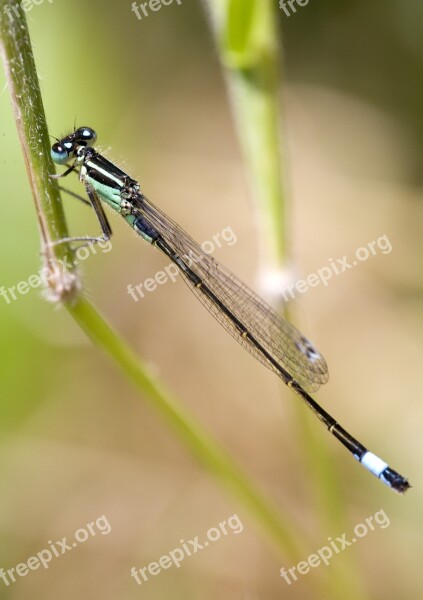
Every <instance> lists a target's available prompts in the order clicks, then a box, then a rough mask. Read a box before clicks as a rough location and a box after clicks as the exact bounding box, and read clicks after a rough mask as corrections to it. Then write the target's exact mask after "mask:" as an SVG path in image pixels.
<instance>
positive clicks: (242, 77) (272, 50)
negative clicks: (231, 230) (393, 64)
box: [207, 0, 363, 599]
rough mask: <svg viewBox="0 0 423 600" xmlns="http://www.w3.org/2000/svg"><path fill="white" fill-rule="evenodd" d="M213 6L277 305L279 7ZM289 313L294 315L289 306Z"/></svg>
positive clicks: (314, 481) (355, 588) (313, 460)
mask: <svg viewBox="0 0 423 600" xmlns="http://www.w3.org/2000/svg"><path fill="white" fill-rule="evenodd" d="M207 4H208V7H209V12H210V15H211V20H212V24H213V30H214V34H215V38H216V44H217V48H218V51H219V56H220V62H221V64H222V67H223V71H224V74H225V79H226V82H227V86H228V91H229V97H230V99H231V104H232V107H233V113H234V117H235V122H236V125H237V132H238V137H239V140H240V144H241V149H242V152H243V155H244V159H245V164H246V168H247V171H248V173H249V177H250V181H251V184H252V191H253V198H254V201H255V208H256V216H257V222H258V230H259V235H260V237H259V244H260V246H261V252H260V254H261V265H260V267H259V277H260V278H261V277H262V276H263V275H266V273H268V274H270V275H272V274H276V279H275V287H274V288H272V283H271V282H270V287H268V288H267V289H266V290H265V291H266V292H267V293H268V294H269V296H270V298H271V299H273V301H274V303H275V304H277V303H278V302H279V300H280V297H279V295H278V292H279V291H280V286H281V283H282V282H283V280H284V272H285V271H284V269H285V268H286V266H287V263H288V262H289V253H290V252H289V244H288V241H287V240H288V234H287V231H288V225H287V218H286V217H287V213H288V209H287V199H286V195H285V194H284V189H285V188H286V185H284V173H283V161H282V160H281V157H282V154H283V153H282V152H281V141H282V140H281V138H280V133H279V132H280V131H281V120H280V118H279V113H280V108H279V106H280V98H279V90H280V88H281V86H282V81H281V79H282V77H281V73H282V64H281V60H280V58H279V56H280V54H281V53H280V44H279V40H278V35H277V24H276V11H277V3H275V2H274V1H273V0H207ZM277 274H279V276H278V275H277ZM262 281H263V280H262ZM264 282H266V279H264ZM265 285H266V283H265ZM278 288H279V289H278ZM290 312H291V311H290ZM284 313H285V317H288V311H287V309H286V308H285V310H284ZM294 401H295V408H294V410H295V413H296V416H297V420H298V423H299V437H300V438H301V440H302V447H303V449H304V455H305V462H306V464H307V467H308V470H309V472H310V476H309V478H308V479H309V481H310V482H311V485H312V488H313V493H314V495H315V498H316V505H317V510H318V513H319V517H320V519H319V520H320V523H321V530H322V532H327V531H328V530H330V531H331V532H334V531H345V530H346V529H347V525H346V523H347V519H346V515H345V509H344V502H343V498H342V497H341V494H340V490H339V485H338V483H337V478H336V476H335V471H334V467H333V464H332V462H331V460H330V458H329V456H328V453H327V451H326V450H325V447H326V442H325V441H324V440H321V439H320V435H319V432H315V429H314V428H315V422H314V421H313V420H314V417H313V416H312V415H310V414H308V409H307V408H306V407H305V406H302V405H301V404H300V403H299V402H298V398H295V400H294ZM345 590H350V592H351V596H348V597H351V598H357V599H358V598H363V592H362V590H361V586H360V583H359V577H358V574H357V570H356V568H355V566H354V565H353V562H352V560H351V558H349V557H345V558H344V560H343V564H342V566H340V567H338V568H332V569H331V578H330V582H329V583H328V588H327V591H328V593H330V595H331V597H333V598H338V597H341V595H342V596H343V597H345V593H346V591H345Z"/></svg>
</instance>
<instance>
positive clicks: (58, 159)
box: [50, 143, 69, 165]
mask: <svg viewBox="0 0 423 600" xmlns="http://www.w3.org/2000/svg"><path fill="white" fill-rule="evenodd" d="M50 154H51V158H52V159H53V160H54V162H55V163H57V164H58V165H63V164H64V163H66V162H67V160H68V159H69V152H68V150H67V149H66V147H65V146H64V145H63V144H60V143H57V144H53V146H52V147H51V151H50Z"/></svg>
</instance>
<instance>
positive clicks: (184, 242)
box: [133, 195, 329, 392]
mask: <svg viewBox="0 0 423 600" xmlns="http://www.w3.org/2000/svg"><path fill="white" fill-rule="evenodd" d="M133 203H134V206H135V207H136V208H137V209H138V210H139V212H140V217H141V218H142V220H143V221H144V222H146V223H147V224H148V226H149V227H151V228H152V229H153V230H155V231H156V232H157V233H159V234H160V235H161V236H162V237H163V239H164V240H165V241H166V242H167V244H168V245H169V246H170V247H171V248H172V249H173V250H174V251H175V252H176V253H177V254H178V255H179V256H180V257H181V258H182V259H183V260H184V262H185V263H186V264H187V265H188V266H189V268H190V269H191V270H192V271H193V272H194V273H195V274H196V275H197V276H198V277H199V278H200V279H201V280H202V281H203V282H204V283H205V284H206V285H207V286H208V288H209V289H210V290H211V291H212V292H213V294H215V296H216V297H217V298H218V299H219V300H220V301H221V302H223V303H224V304H225V306H226V307H227V308H228V309H229V310H230V312H231V313H232V314H233V315H234V316H235V317H236V318H237V319H238V320H239V321H240V322H241V323H242V324H243V325H244V327H245V328H246V329H247V330H248V331H249V332H250V333H251V334H252V335H253V336H254V338H255V339H256V340H257V341H258V342H259V343H260V344H261V345H262V346H263V348H265V350H266V351H267V352H268V353H269V354H270V355H271V356H272V357H273V358H274V359H275V360H276V361H277V362H279V363H280V364H281V366H282V367H283V368H284V369H285V370H286V371H287V372H288V373H289V374H290V375H291V377H293V378H294V379H295V380H296V381H297V382H298V383H299V384H300V385H301V386H302V387H303V388H304V389H305V390H306V391H308V392H314V391H316V390H317V389H318V388H319V387H320V385H322V384H324V383H326V382H327V380H328V378H329V375H328V368H327V365H326V361H325V359H324V358H323V356H322V355H321V354H320V352H319V351H318V350H317V349H316V348H315V347H314V345H313V344H312V343H311V342H310V341H309V340H308V339H307V338H306V337H305V336H304V335H303V334H302V333H301V332H300V331H298V329H296V328H295V327H294V326H293V325H291V324H290V323H288V322H287V321H285V320H284V319H283V318H282V317H280V316H279V315H278V314H277V313H276V312H275V311H274V310H273V308H272V307H271V306H269V305H268V304H267V303H266V302H265V301H264V300H263V299H262V298H260V296H258V295H257V294H256V293H254V292H253V291H252V290H251V289H250V288H249V287H247V286H246V285H245V283H243V282H242V281H240V280H239V279H238V277H236V275H234V274H233V273H232V272H231V271H230V270H229V269H227V268H226V267H225V266H223V265H222V264H220V263H219V262H218V261H217V260H215V259H214V258H212V257H211V256H209V255H208V254H206V253H205V252H204V251H203V250H202V248H201V246H200V245H199V244H198V243H197V242H196V241H195V240H193V239H192V238H191V237H190V236H189V235H188V234H187V233H186V232H185V231H184V230H183V229H182V228H181V227H179V225H177V224H176V223H175V222H174V221H172V220H171V219H170V218H169V217H167V216H166V215H165V214H164V213H163V212H162V211H161V210H159V209H158V208H157V207H156V206H154V204H152V203H151V202H150V201H149V200H148V199H147V198H146V197H145V196H143V195H139V196H137V197H136V198H133ZM181 275H182V276H183V278H184V280H185V281H186V283H187V284H188V285H189V287H190V289H191V290H192V291H193V293H194V294H195V295H196V296H197V298H198V299H199V300H200V301H201V302H202V303H203V304H204V305H205V306H206V308H207V309H208V310H209V311H210V312H211V314H212V315H213V316H214V317H215V318H216V319H217V320H218V321H219V323H220V324H221V325H223V327H225V329H226V330H227V331H228V332H229V333H230V334H231V335H232V336H233V337H234V338H235V339H236V340H237V341H238V342H239V343H240V344H241V345H242V346H244V348H246V350H248V351H249V352H250V353H251V354H252V355H253V356H255V357H256V358H257V359H258V360H259V361H260V362H262V363H263V364H264V365H265V366H266V367H268V368H269V369H271V370H272V371H275V372H276V373H277V374H278V375H280V373H279V372H278V371H277V370H276V368H275V367H274V366H272V364H271V363H270V362H269V361H268V360H267V359H266V358H265V357H264V356H263V355H262V354H261V353H260V351H259V350H258V349H257V348H256V347H255V346H254V344H252V343H251V342H250V341H249V340H248V339H246V338H243V337H241V336H240V333H239V329H238V328H237V327H236V325H235V324H234V323H233V322H232V321H231V320H230V319H229V318H228V317H227V316H226V315H225V314H224V313H223V312H222V311H221V310H220V308H219V307H218V306H217V305H216V304H215V303H214V302H213V301H212V300H211V299H210V298H209V297H208V296H207V295H205V294H204V293H203V292H202V291H201V287H199V288H196V287H195V286H194V285H193V284H192V283H191V281H190V280H189V278H188V277H187V276H186V275H185V274H184V273H183V272H182V270H181Z"/></svg>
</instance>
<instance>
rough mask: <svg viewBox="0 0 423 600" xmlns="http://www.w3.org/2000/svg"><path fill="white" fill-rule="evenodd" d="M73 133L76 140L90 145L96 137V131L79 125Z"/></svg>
mask: <svg viewBox="0 0 423 600" xmlns="http://www.w3.org/2000/svg"><path fill="white" fill-rule="evenodd" d="M74 135H75V138H76V139H77V140H78V141H80V142H85V144H86V145H87V146H92V145H93V144H94V142H95V141H96V139H97V134H96V132H95V131H94V129H91V128H90V127H79V128H78V129H77V130H76V131H75V133H74Z"/></svg>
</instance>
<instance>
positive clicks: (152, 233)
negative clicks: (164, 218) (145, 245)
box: [132, 217, 158, 244]
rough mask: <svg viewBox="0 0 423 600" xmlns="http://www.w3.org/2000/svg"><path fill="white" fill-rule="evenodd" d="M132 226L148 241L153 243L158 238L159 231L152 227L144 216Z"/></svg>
mask: <svg viewBox="0 0 423 600" xmlns="http://www.w3.org/2000/svg"><path fill="white" fill-rule="evenodd" d="M132 227H133V228H134V229H135V231H137V232H138V233H139V234H140V235H141V236H142V237H143V238H144V239H145V240H147V242H150V244H151V243H153V242H154V240H156V239H157V238H158V234H157V231H156V230H155V229H153V227H151V225H149V224H148V223H146V221H145V220H144V219H143V217H139V218H138V219H136V220H135V221H134V224H133V225H132Z"/></svg>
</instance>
